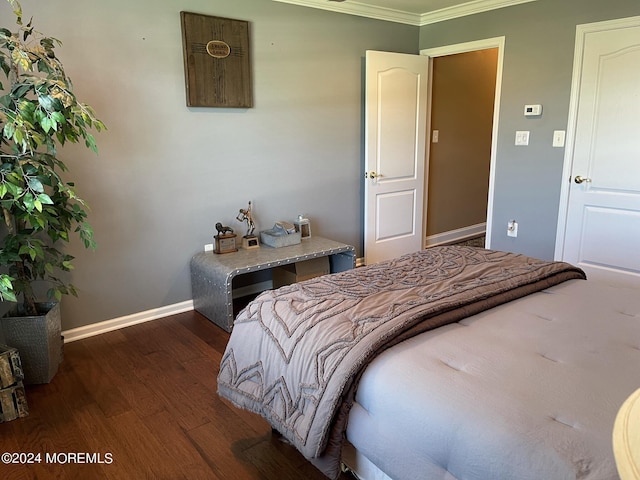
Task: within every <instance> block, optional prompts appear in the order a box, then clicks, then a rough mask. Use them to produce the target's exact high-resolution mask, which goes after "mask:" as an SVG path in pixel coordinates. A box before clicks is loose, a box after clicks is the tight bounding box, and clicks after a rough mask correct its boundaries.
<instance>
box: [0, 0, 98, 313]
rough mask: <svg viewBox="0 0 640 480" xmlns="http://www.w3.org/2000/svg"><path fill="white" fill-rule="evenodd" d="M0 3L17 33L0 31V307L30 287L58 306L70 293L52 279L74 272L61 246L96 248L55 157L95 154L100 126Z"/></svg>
mask: <svg viewBox="0 0 640 480" xmlns="http://www.w3.org/2000/svg"><path fill="white" fill-rule="evenodd" d="M7 1H8V2H9V3H10V4H11V6H12V7H13V10H14V13H15V16H16V24H17V31H16V32H12V31H11V30H10V29H7V28H0V71H1V72H2V74H4V78H0V210H1V211H2V216H3V219H4V223H5V225H6V227H7V232H8V233H7V234H6V235H4V237H3V238H2V239H1V240H0V268H1V269H2V270H1V271H2V272H3V273H2V274H0V301H2V300H7V301H16V298H20V297H22V298H23V299H25V300H28V299H29V298H30V297H32V296H33V290H32V287H31V283H32V282H33V281H35V280H45V281H47V282H49V283H50V284H51V288H50V290H49V295H50V296H51V297H52V298H56V299H60V297H61V296H62V295H66V294H72V295H75V294H76V293H77V291H76V289H75V287H73V286H72V285H69V284H68V283H67V282H66V281H65V280H64V279H61V278H59V277H58V276H56V272H69V271H71V270H72V269H73V257H72V256H70V255H68V254H66V253H65V252H64V247H63V246H64V244H66V243H67V242H69V241H70V240H71V237H72V236H73V235H76V236H77V238H79V239H80V240H81V241H82V243H83V245H84V246H85V247H86V248H95V246H96V243H95V240H94V238H93V230H92V229H91V226H90V225H89V224H88V223H87V221H86V219H87V205H86V203H85V202H84V200H83V199H82V198H80V197H79V196H78V194H77V193H76V191H75V187H74V184H73V182H70V181H65V180H63V179H62V177H61V175H62V174H63V173H62V172H66V170H67V166H66V165H65V163H64V161H63V160H62V159H61V158H59V157H58V150H60V149H61V148H62V147H63V146H64V145H65V143H67V142H72V143H78V142H81V141H83V142H84V144H85V146H86V147H87V148H88V149H90V150H92V151H94V152H96V153H97V151H98V147H97V145H96V141H95V138H94V136H93V133H94V132H100V131H102V130H104V129H105V125H104V124H103V123H102V122H101V121H100V120H99V119H98V118H97V117H96V114H95V112H94V111H93V109H92V108H91V107H90V106H89V105H87V104H84V103H81V102H80V101H78V99H77V98H76V96H75V94H74V92H73V88H72V83H71V80H70V79H69V78H68V77H67V76H66V73H65V71H64V68H63V66H62V63H61V62H60V61H59V60H58V58H57V57H56V54H55V48H56V47H59V46H61V45H62V44H61V42H60V41H59V40H57V39H55V38H52V37H47V36H44V35H42V34H41V33H39V32H37V31H36V30H35V29H34V28H33V26H32V22H31V21H29V23H28V24H26V25H23V23H22V7H21V6H20V4H19V2H18V1H17V0H7ZM2 74H0V77H2ZM26 303H28V302H26Z"/></svg>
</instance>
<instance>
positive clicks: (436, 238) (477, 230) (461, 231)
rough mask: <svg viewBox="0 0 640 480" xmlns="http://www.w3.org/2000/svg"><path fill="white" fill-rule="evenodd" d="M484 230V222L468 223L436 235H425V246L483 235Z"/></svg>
mask: <svg viewBox="0 0 640 480" xmlns="http://www.w3.org/2000/svg"><path fill="white" fill-rule="evenodd" d="M486 230H487V224H486V223H478V224H476V225H470V226H468V227H464V228H458V229H456V230H450V231H448V232H443V233H438V234H436V235H430V236H428V237H427V247H435V246H437V245H444V244H447V243H455V242H461V241H463V240H467V239H469V238H473V237H477V236H479V235H483V234H484V233H485V232H486Z"/></svg>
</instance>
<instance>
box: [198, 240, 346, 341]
mask: <svg viewBox="0 0 640 480" xmlns="http://www.w3.org/2000/svg"><path fill="white" fill-rule="evenodd" d="M318 257H329V265H330V272H331V273H337V272H343V271H345V270H350V269H352V268H354V267H355V263H356V254H355V248H354V247H353V246H352V245H346V244H344V243H340V242H336V241H333V240H329V239H327V238H322V237H316V236H312V237H311V238H308V239H305V240H303V241H302V242H301V243H298V244H296V245H290V246H288V247H281V248H272V247H267V246H262V247H260V248H259V249H256V250H244V249H240V250H238V251H237V252H234V253H225V254H216V253H213V252H200V253H197V254H196V255H194V257H193V258H192V259H191V290H192V294H193V305H194V308H195V310H196V311H197V312H199V313H201V314H202V315H204V316H205V317H207V318H208V319H209V320H211V321H212V322H213V323H215V324H216V325H218V326H219V327H221V328H223V329H224V330H226V331H227V332H230V331H231V329H232V328H233V320H234V309H233V306H234V305H233V301H234V297H233V285H232V284H233V279H234V277H236V276H239V275H244V274H247V273H252V272H257V271H259V270H266V269H272V268H274V267H278V266H281V265H286V264H289V263H295V262H302V261H304V260H310V259H312V258H318Z"/></svg>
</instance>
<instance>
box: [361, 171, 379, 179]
mask: <svg viewBox="0 0 640 480" xmlns="http://www.w3.org/2000/svg"><path fill="white" fill-rule="evenodd" d="M380 177H382V174H381V173H376V172H369V173H366V172H365V174H364V178H371V179H376V178H380Z"/></svg>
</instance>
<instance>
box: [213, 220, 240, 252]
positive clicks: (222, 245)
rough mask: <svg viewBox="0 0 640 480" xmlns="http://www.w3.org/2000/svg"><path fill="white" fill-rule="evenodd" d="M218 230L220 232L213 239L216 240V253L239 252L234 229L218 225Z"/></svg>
mask: <svg viewBox="0 0 640 480" xmlns="http://www.w3.org/2000/svg"><path fill="white" fill-rule="evenodd" d="M216 230H217V231H218V234H217V235H214V237H213V238H215V239H216V248H215V252H216V253H232V252H237V251H238V247H236V237H237V235H236V234H235V233H233V228H231V227H225V226H224V225H222V223H220V222H218V223H216Z"/></svg>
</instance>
